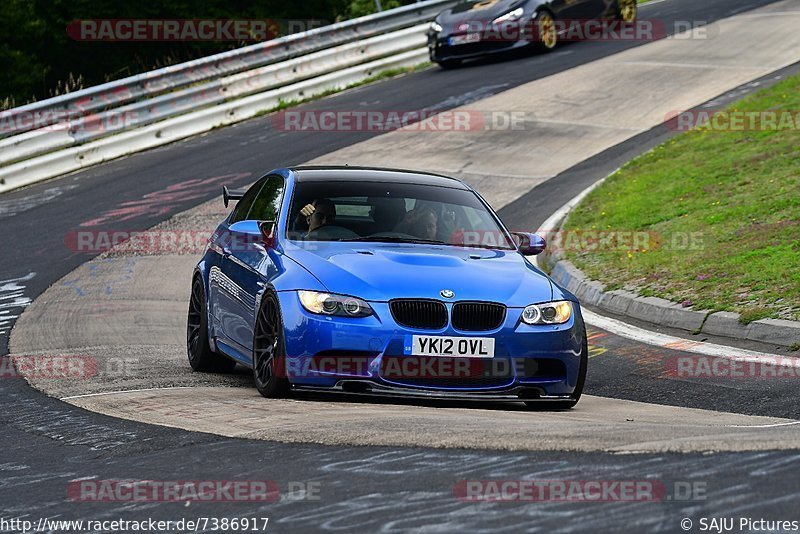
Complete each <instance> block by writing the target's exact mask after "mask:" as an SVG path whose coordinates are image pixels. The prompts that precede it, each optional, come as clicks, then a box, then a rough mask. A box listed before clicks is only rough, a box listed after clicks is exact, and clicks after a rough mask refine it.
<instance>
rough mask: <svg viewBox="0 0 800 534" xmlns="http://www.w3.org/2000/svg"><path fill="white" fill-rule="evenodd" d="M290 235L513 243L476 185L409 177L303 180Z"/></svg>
mask: <svg viewBox="0 0 800 534" xmlns="http://www.w3.org/2000/svg"><path fill="white" fill-rule="evenodd" d="M287 236H288V238H289V239H292V240H297V241H352V242H358V241H371V242H384V243H432V244H441V245H452V246H470V247H480V248H492V249H504V250H513V249H514V248H515V247H514V246H513V245H511V241H510V237H509V236H508V234H507V233H506V232H505V231H503V229H502V228H501V227H500V225H499V224H498V223H497V220H496V219H495V217H494V216H493V215H492V213H490V212H489V210H487V209H486V207H485V206H484V204H483V203H482V202H481V200H480V198H478V196H477V195H475V193H473V192H472V191H465V190H461V189H451V188H447V187H437V186H430V185H416V184H406V183H380V182H357V181H354V182H347V181H336V182H300V183H298V184H297V187H296V189H295V193H294V199H293V201H292V206H291V210H290V212H289V224H288V230H287Z"/></svg>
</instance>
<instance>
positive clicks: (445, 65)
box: [436, 59, 461, 70]
mask: <svg viewBox="0 0 800 534" xmlns="http://www.w3.org/2000/svg"><path fill="white" fill-rule="evenodd" d="M436 64H437V65H439V67H441V68H442V69H444V70H450V69H457V68H458V67H460V66H461V60H460V59H443V60H441V61H437V62H436Z"/></svg>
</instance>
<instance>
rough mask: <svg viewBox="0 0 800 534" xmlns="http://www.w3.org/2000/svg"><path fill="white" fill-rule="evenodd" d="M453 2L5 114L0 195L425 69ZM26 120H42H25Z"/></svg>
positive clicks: (0, 123)
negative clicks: (437, 21) (432, 33)
mask: <svg viewBox="0 0 800 534" xmlns="http://www.w3.org/2000/svg"><path fill="white" fill-rule="evenodd" d="M453 3H454V0H427V1H424V2H418V3H416V4H411V5H408V6H405V7H401V8H398V9H393V10H389V11H384V12H382V13H379V14H376V15H370V16H367V17H361V18H358V19H354V20H351V21H347V22H342V23H338V24H333V25H331V26H326V27H322V28H318V29H315V30H311V31H307V32H302V33H299V34H294V35H289V36H286V37H282V38H280V39H276V40H273V41H269V42H267V43H261V44H257V45H252V46H249V47H245V48H240V49H237V50H233V51H230V52H225V53H223V54H217V55H214V56H209V57H206V58H202V59H198V60H195V61H190V62H187V63H182V64H180V65H175V66H172V67H167V68H164V69H159V70H156V71H152V72H149V73H144V74H141V75H138V76H133V77H130V78H125V79H122V80H118V81H116V82H110V83H107V84H103V85H99V86H96V87H91V88H88V89H84V90H81V91H77V92H75V93H70V94H67V95H63V96H60V97H57V98H52V99H48V100H44V101H42V102H37V103H35V104H30V105H27V106H22V107H19V108H14V109H12V110H9V111H6V112H2V113H0V192H3V191H7V190H11V189H15V188H18V187H23V186H25V185H29V184H31V183H35V182H38V181H41V180H45V179H49V178H52V177H54V176H59V175H61V174H66V173H69V172H73V171H76V170H79V169H82V168H85V167H87V166H90V165H94V164H97V163H100V162H103V161H107V160H110V159H114V158H118V157H121V156H124V155H128V154H132V153H134V152H138V151H141V150H146V149H148V148H152V147H156V146H159V145H164V144H167V143H171V142H173V141H176V140H179V139H182V138H185V137H189V136H192V135H197V134H200V133H203V132H206V131H209V130H211V129H213V128H217V127H220V126H224V125H228V124H232V123H234V122H238V121H242V120H246V119H248V118H251V117H254V116H256V115H258V114H260V113H263V112H265V111H268V110H271V109H273V108H275V107H276V106H277V105H278V104H279V103H281V102H286V101H291V100H302V99H304V98H308V97H311V96H313V95H315V94H319V93H321V92H324V91H326V90H330V89H333V88H343V87H346V86H347V85H349V84H352V83H356V82H359V81H362V80H364V79H365V78H368V77H370V76H373V75H375V74H377V73H379V72H381V71H382V70H386V69H390V68H395V67H404V66H411V65H415V64H418V63H420V62H423V61H425V59H427V48H426V40H425V31H426V29H427V24H423V23H427V22H428V21H430V20H432V19H433V17H434V16H435V15H436V14H437V13H438V12H439V11H441V10H442V9H444V8H445V7H446V6H448V5H451V4H453ZM32 115H36V116H37V117H40V118H41V117H42V116H44V119H41V120H40V121H39V122H37V123H36V124H31V123H30V122H27V121H25V120H21V118H22V119H24V118H25V117H27V116H32ZM9 125H10V126H9Z"/></svg>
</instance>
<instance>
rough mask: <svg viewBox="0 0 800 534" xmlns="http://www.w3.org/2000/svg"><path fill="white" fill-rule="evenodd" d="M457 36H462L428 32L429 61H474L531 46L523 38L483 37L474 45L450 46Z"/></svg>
mask: <svg viewBox="0 0 800 534" xmlns="http://www.w3.org/2000/svg"><path fill="white" fill-rule="evenodd" d="M459 35H463V34H438V33H430V32H429V33H428V55H429V56H430V58H431V61H434V62H441V61H449V60H462V59H474V58H478V57H482V56H486V55H490V54H497V53H502V52H509V51H511V50H516V49H518V48H523V47H526V46H528V45H530V44H531V41H530V40H528V39H524V38H519V39H505V38H491V37H490V38H485V36H482V38H481V40H480V41H478V42H474V43H466V44H450V38H451V37H458V36H459Z"/></svg>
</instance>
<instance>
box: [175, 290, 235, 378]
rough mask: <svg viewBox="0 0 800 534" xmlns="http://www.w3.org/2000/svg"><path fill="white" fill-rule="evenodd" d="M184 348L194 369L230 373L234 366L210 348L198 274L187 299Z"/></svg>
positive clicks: (206, 315) (203, 291)
mask: <svg viewBox="0 0 800 534" xmlns="http://www.w3.org/2000/svg"><path fill="white" fill-rule="evenodd" d="M186 349H187V352H188V355H189V365H191V366H192V369H193V370H194V371H198V372H202V373H230V372H231V371H233V368H234V367H236V362H234V361H233V360H230V359H228V358H226V357H225V356H222V355H221V354H217V353H216V352H214V351H213V350H211V346H210V345H209V342H208V314H207V313H206V292H205V288H204V286H203V280H202V278H200V277H199V276H198V277H196V278H195V279H194V282H192V296H191V298H190V299H189V316H188V318H187V324H186Z"/></svg>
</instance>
